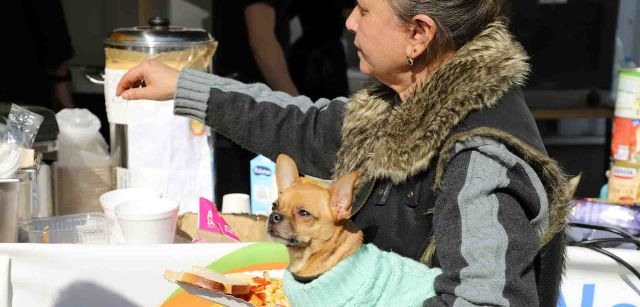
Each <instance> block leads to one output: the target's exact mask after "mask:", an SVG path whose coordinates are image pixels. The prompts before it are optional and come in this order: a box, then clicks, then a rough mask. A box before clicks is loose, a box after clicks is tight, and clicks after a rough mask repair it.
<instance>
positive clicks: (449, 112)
mask: <svg viewBox="0 0 640 307" xmlns="http://www.w3.org/2000/svg"><path fill="white" fill-rule="evenodd" d="M527 59H528V56H527V54H526V52H525V51H524V49H523V48H522V46H521V45H520V44H519V43H518V42H516V41H515V40H514V39H513V37H512V35H511V34H510V32H509V31H508V30H507V28H506V26H505V25H504V24H502V23H500V22H495V23H492V24H490V25H489V26H488V27H487V28H486V29H485V30H484V31H483V32H482V33H480V34H479V35H478V36H477V37H476V38H475V39H474V40H473V41H471V42H470V43H468V44H466V45H465V46H463V47H462V48H461V49H460V50H458V52H457V53H456V54H455V56H454V57H453V58H452V59H451V60H450V61H449V62H447V63H446V64H444V65H443V66H442V67H441V68H440V69H439V70H438V71H436V72H435V73H434V75H433V76H432V78H431V79H429V80H428V81H426V82H425V83H423V84H421V85H419V86H418V87H417V88H416V90H415V91H414V93H413V94H412V95H411V96H410V97H409V98H408V99H407V100H406V101H405V102H404V103H402V104H401V105H398V106H396V107H394V106H393V104H392V103H390V102H389V100H390V99H391V98H390V97H393V96H394V95H395V93H393V91H392V90H391V89H390V88H388V87H386V86H384V85H381V84H375V85H372V86H370V87H368V88H366V89H364V90H361V91H359V92H357V93H356V94H354V95H353V97H352V98H351V101H350V103H349V104H348V106H347V110H346V114H345V120H344V125H343V128H342V135H343V145H342V147H341V149H340V151H339V152H338V157H337V164H336V168H335V172H334V174H335V176H336V177H337V176H340V175H343V174H346V173H347V172H350V171H360V172H361V173H362V174H364V175H365V177H369V178H389V179H391V180H392V181H393V182H394V183H401V182H403V181H405V180H406V179H407V178H408V177H410V176H412V175H415V174H416V173H418V172H420V171H422V170H425V169H427V168H428V167H429V165H430V163H431V160H432V158H433V157H434V156H435V155H436V154H437V150H438V149H439V148H440V147H441V146H442V145H443V143H444V141H445V139H446V137H447V136H448V135H449V133H450V131H451V129H453V128H454V127H455V126H456V125H457V124H458V123H459V122H460V121H461V120H462V119H464V118H465V117H466V116H467V114H469V113H470V112H472V111H474V110H478V109H482V108H487V107H491V106H493V105H494V104H496V102H497V101H498V99H500V98H501V97H502V96H503V95H504V94H505V93H506V92H507V91H508V90H509V89H511V88H512V87H514V86H516V85H520V84H522V83H523V82H524V80H525V78H526V75H527V73H528V72H529V65H528V64H527V62H526V61H527Z"/></svg>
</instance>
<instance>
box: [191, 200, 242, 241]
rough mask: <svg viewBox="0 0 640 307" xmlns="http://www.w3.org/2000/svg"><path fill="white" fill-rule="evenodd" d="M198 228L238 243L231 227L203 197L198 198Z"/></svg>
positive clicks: (214, 206)
mask: <svg viewBox="0 0 640 307" xmlns="http://www.w3.org/2000/svg"><path fill="white" fill-rule="evenodd" d="M198 228H199V229H200V230H204V231H208V232H213V233H220V234H223V235H224V236H226V237H228V238H230V239H232V240H235V241H240V238H238V235H236V233H235V232H234V231H233V229H231V226H229V224H227V222H226V221H225V220H224V218H222V216H220V213H219V212H218V209H217V208H216V205H215V204H214V203H212V202H211V201H210V200H208V199H206V198H203V197H201V198H200V211H199V217H198Z"/></svg>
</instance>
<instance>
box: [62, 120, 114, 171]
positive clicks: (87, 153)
mask: <svg viewBox="0 0 640 307" xmlns="http://www.w3.org/2000/svg"><path fill="white" fill-rule="evenodd" d="M56 121H58V126H59V127H60V134H59V135H58V162H57V165H58V166H60V167H68V168H83V167H104V166H109V165H111V158H110V155H109V147H108V146H107V142H106V141H105V140H104V138H103V137H102V135H101V134H100V132H99V130H100V126H101V125H100V120H99V119H98V117H96V116H95V115H93V114H92V113H91V112H89V110H87V109H64V110H62V111H60V112H58V114H56Z"/></svg>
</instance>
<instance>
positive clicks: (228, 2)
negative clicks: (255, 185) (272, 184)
mask: <svg viewBox="0 0 640 307" xmlns="http://www.w3.org/2000/svg"><path fill="white" fill-rule="evenodd" d="M291 5H292V1H291V0H215V1H214V2H213V6H212V8H213V31H212V32H213V36H214V37H215V38H216V40H218V42H219V46H218V50H217V51H216V55H215V56H214V58H213V68H214V72H215V73H216V74H218V75H220V76H225V77H231V78H234V79H236V80H239V81H242V82H245V83H255V82H261V83H265V84H267V85H268V86H269V87H271V88H272V89H274V90H280V91H284V92H287V93H289V94H291V95H297V94H298V90H297V89H296V87H295V85H294V84H293V81H291V77H290V75H289V70H288V67H287V62H286V59H287V55H288V52H289V36H290V29H289V21H290V19H291ZM255 156H256V154H254V153H253V152H250V151H248V150H246V149H244V148H242V147H241V146H239V145H237V144H235V143H233V142H231V141H229V140H228V139H227V138H225V137H223V136H221V135H216V146H215V161H216V166H215V173H216V177H217V178H225V179H224V180H216V187H215V194H216V203H217V204H218V206H221V205H222V196H223V195H225V194H229V193H245V194H249V189H250V182H249V180H250V179H249V162H250V160H251V159H253V158H254V157H255Z"/></svg>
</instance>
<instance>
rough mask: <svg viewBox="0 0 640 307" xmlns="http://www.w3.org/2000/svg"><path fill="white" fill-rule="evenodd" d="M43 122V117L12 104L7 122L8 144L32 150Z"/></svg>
mask: <svg viewBox="0 0 640 307" xmlns="http://www.w3.org/2000/svg"><path fill="white" fill-rule="evenodd" d="M43 120H44V117H42V115H39V114H36V113H33V112H31V111H29V110H27V109H25V108H23V107H20V106H18V105H16V104H12V105H11V111H10V112H9V120H8V121H7V143H9V144H16V145H18V146H19V147H22V148H27V149H30V148H31V146H33V141H34V140H35V139H36V134H37V133H38V129H40V124H42V121H43Z"/></svg>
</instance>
